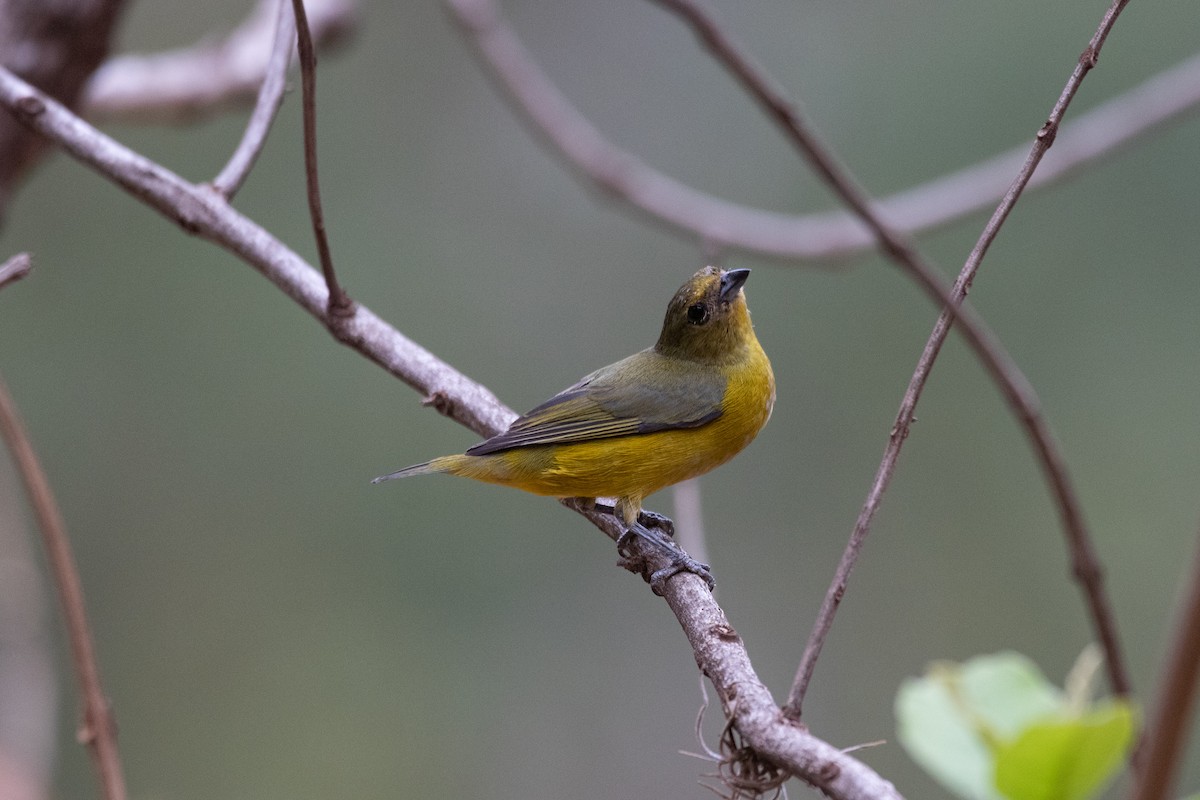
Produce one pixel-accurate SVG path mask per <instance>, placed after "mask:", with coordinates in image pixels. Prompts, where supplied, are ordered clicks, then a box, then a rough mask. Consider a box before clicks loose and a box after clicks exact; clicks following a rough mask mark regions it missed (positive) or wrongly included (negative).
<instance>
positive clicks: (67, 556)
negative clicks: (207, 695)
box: [0, 379, 125, 800]
mask: <svg viewBox="0 0 1200 800" xmlns="http://www.w3.org/2000/svg"><path fill="white" fill-rule="evenodd" d="M0 436H2V437H3V438H4V441H5V443H6V444H7V445H8V449H9V450H10V451H11V453H12V458H13V461H14V463H15V464H16V465H17V471H18V472H19V473H20V474H21V480H22V482H23V483H24V484H25V491H26V493H27V494H28V495H29V500H30V503H31V504H32V505H33V510H34V514H35V515H36V517H37V522H38V530H39V531H41V534H42V540H43V543H44V545H45V548H46V557H47V560H48V561H49V562H50V572H51V574H52V575H53V576H54V584H55V587H56V588H57V589H58V599H59V604H60V606H61V607H62V612H63V617H64V618H65V620H66V627H67V637H68V640H69V641H70V645H71V657H72V661H73V662H74V664H75V674H76V676H77V678H78V680H79V690H80V694H81V695H82V696H83V722H82V724H81V725H80V727H79V740H80V741H81V742H83V743H84V744H85V745H87V748H88V752H89V753H91V755H92V762H93V763H94V764H95V766H96V773H97V775H98V776H99V778H100V788H101V790H102V792H103V796H104V798H105V800H125V776H124V773H123V771H122V769H121V755H120V752H119V751H118V749H117V725H116V722H115V720H114V719H113V715H112V709H111V707H110V706H109V703H108V698H107V697H106V696H105V694H104V686H103V685H102V683H101V681H100V667H99V663H98V662H97V660H96V646H95V643H94V641H93V640H92V631H91V627H90V626H89V625H88V620H87V609H86V606H85V604H84V602H83V582H82V581H81V580H80V579H79V570H78V569H77V568H76V566H75V557H74V555H73V554H72V553H71V543H70V540H69V539H68V538H67V532H66V526H65V525H64V524H63V520H62V515H61V514H60V513H59V510H58V504H57V503H56V502H55V500H54V493H53V492H52V491H51V489H50V482H49V481H48V480H47V479H46V474H45V473H44V472H43V471H42V467H41V465H40V464H39V463H38V459H37V455H36V454H35V453H34V450H33V445H32V444H31V443H30V441H29V437H28V436H27V435H26V434H25V428H24V426H23V425H22V424H21V419H20V416H19V415H18V414H17V408H16V405H15V404H14V403H13V401H12V397H10V396H9V393H8V388H7V387H6V386H5V385H4V381H3V380H2V379H0Z"/></svg>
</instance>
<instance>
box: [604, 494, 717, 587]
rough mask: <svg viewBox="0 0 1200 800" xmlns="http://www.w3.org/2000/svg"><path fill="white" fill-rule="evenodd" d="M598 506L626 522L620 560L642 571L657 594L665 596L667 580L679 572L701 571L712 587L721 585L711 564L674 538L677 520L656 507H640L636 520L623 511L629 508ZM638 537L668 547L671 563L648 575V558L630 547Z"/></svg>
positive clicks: (652, 543)
mask: <svg viewBox="0 0 1200 800" xmlns="http://www.w3.org/2000/svg"><path fill="white" fill-rule="evenodd" d="M595 508H596V510H597V511H599V512H601V513H604V514H612V515H613V516H614V517H616V518H617V519H618V520H619V521H621V523H622V524H623V525H624V526H625V532H624V533H622V534H621V535H620V537H618V538H617V554H618V555H620V556H621V560H620V561H618V562H617V563H618V565H619V566H622V567H624V568H625V569H627V570H629V571H630V572H638V573H641V575H642V577H644V578H645V579H646V581H647V582H648V583H649V584H650V589H651V591H653V592H654V593H655V594H657V595H660V596H661V595H662V593H663V591H664V589H665V588H666V583H667V580H668V579H669V578H670V577H671V576H672V575H675V574H676V573H679V572H691V573H693V574H694V575H699V576H700V577H701V578H703V579H704V582H705V583H706V584H708V588H709V590H712V588H713V587H714V586H716V585H717V582H716V581H715V580H714V579H713V575H712V569H711V568H710V567H709V566H708V564H702V563H701V562H699V561H697V560H696V559H694V558H692V557H691V556H689V555H688V554H687V553H685V552H684V551H683V548H681V547H680V546H679V545H677V544H675V542H674V540H673V539H672V538H671V537H672V536H674V535H675V523H674V522H672V521H671V520H670V518H668V517H665V516H663V515H662V514H658V513H655V512H653V511H644V510H642V509H638V512H637V516H636V517H634V521H633V522H625V514H624V513H622V512H624V511H626V510H627V509H624V508H620V507H619V506H618V507H613V506H610V505H606V504H603V503H595ZM630 516H632V515H630ZM635 538H638V539H642V540H643V541H645V542H647V543H648V544H650V545H652V546H654V547H657V548H658V549H659V550H663V551H665V552H666V553H667V554H668V555H669V556H670V557H671V563H670V565H669V566H667V567H664V568H663V569H660V570H655V571H654V572H652V573H650V574H649V575H647V574H646V566H645V563H644V562H645V559H642V558H638V557H636V556H635V555H634V554H633V553H632V552H631V551H630V549H629V545H630V543H631V542H632V541H633V540H634V539H635Z"/></svg>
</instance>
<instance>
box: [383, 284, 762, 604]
mask: <svg viewBox="0 0 1200 800" xmlns="http://www.w3.org/2000/svg"><path fill="white" fill-rule="evenodd" d="M749 276H750V270H749V269H730V270H724V269H720V268H718V267H713V266H709V267H705V268H703V269H701V270H700V271H698V272H696V273H695V274H694V275H693V276H692V277H691V278H689V279H688V280H687V282H685V283H684V284H683V286H681V287H680V288H679V291H677V292H676V293H675V295H674V297H672V298H671V301H670V303H669V304H668V305H667V312H666V316H665V318H664V320H663V325H662V331H661V333H660V334H659V337H658V341H657V342H656V343H655V344H654V346H653V347H649V348H647V349H645V350H642V351H640V352H637V353H634V354H633V355H631V356H629V357H628V358H624V359H622V360H620V361H617V362H616V363H614V364H610V365H609V366H607V367H602V368H601V369H598V370H596V371H595V372H592V373H590V374H588V375H586V376H585V377H583V378H582V379H580V380H579V381H578V382H577V383H575V384H574V385H572V386H570V387H568V388H566V389H564V390H563V391H561V392H559V393H558V394H556V395H554V396H553V397H551V398H550V399H549V400H547V401H546V402H544V403H542V404H541V405H539V406H537V407H536V408H534V409H532V410H531V411H529V412H527V413H525V414H523V415H521V416H520V417H518V418H517V419H516V420H515V421H514V422H513V423H512V424H511V425H510V426H509V427H508V429H507V430H505V431H504V432H502V433H499V434H497V435H495V436H493V437H491V438H490V439H487V440H485V441H483V442H480V443H479V444H476V445H474V446H473V447H471V448H469V449H468V450H467V451H466V452H465V453H462V454H459V455H448V456H441V457H439V458H434V459H432V460H430V461H425V462H423V463H420V464H415V465H413V466H411V467H406V468H404V469H401V470H398V471H396V472H392V473H390V474H387V475H381V476H379V477H378V478H375V479H374V480H373V481H372V483H380V482H382V481H388V480H393V479H396V478H407V477H410V476H413V475H425V474H431V473H446V474H450V475H457V476H460V477H465V478H473V479H474V480H478V481H484V482H487V483H494V484H500V485H504V486H512V487H515V488H518V489H523V490H525V491H527V492H532V493H533V494H538V495H548V496H553V497H558V498H573V497H581V498H589V499H591V500H592V501H593V502H598V499H600V498H613V499H614V500H615V502H614V504H613V506H612V509H611V510H612V513H613V514H614V515H615V516H616V517H617V519H618V520H619V521H620V523H621V524H622V525H623V527H624V531H625V532H624V534H623V535H622V536H621V537H620V539H618V543H617V544H618V550H619V552H620V553H621V554H622V556H625V555H626V549H627V546H628V543H629V541H630V537H632V536H640V537H642V538H644V539H647V540H649V541H650V542H652V543H654V544H656V545H657V546H659V547H662V548H664V549H665V550H667V551H668V553H669V554H670V555H671V557H672V561H671V566H670V567H668V568H665V569H662V570H658V571H657V572H655V573H654V574H653V575H651V576H650V583H651V587H652V589H653V590H654V591H655V592H656V593H658V594H662V589H663V588H664V586H665V581H666V580H667V579H668V578H670V577H671V576H672V575H674V574H676V573H678V572H681V571H687V572H694V573H696V574H698V575H700V576H701V577H702V578H704V579H705V581H706V582H708V584H709V586H710V588H711V587H712V586H713V585H714V582H713V579H712V574H711V570H709V568H708V566H707V565H705V564H701V563H699V562H697V561H695V560H694V559H692V558H691V557H690V556H687V554H686V553H683V552H682V550H681V549H679V548H678V547H677V546H676V545H675V544H674V543H673V542H672V541H671V539H670V534H671V530H670V528H671V525H670V520H668V519H666V518H665V517H661V516H660V515H657V514H654V513H653V512H645V511H643V509H642V503H643V501H644V499H645V498H646V497H647V496H648V495H651V494H653V493H654V492H656V491H658V490H660V489H663V488H665V487H667V486H670V485H672V484H675V483H678V482H680V481H683V480H687V479H689V478H693V477H696V476H698V475H701V474H703V473H706V472H708V471H709V470H712V469H714V468H715V467H717V466H720V465H721V464H723V463H725V462H726V461H728V460H729V459H731V458H732V457H733V456H734V455H736V454H737V453H738V452H740V451H741V450H742V449H743V448H744V447H746V445H748V444H749V443H750V442H751V441H752V440H753V439H754V438H755V436H757V435H758V432H759V431H760V430H761V429H762V428H763V426H764V425H766V423H767V420H768V419H769V418H770V416H771V411H772V409H773V408H774V405H775V376H774V373H773V372H772V370H771V362H770V360H769V359H768V358H767V355H766V353H765V352H764V351H763V348H762V345H761V344H759V341H758V337H757V336H755V333H754V327H753V325H752V324H751V322H750V312H749V309H748V307H747V305H746V296H745V293H744V292H743V290H742V287H743V285H744V284H745V283H746V279H747V278H748V277H749ZM598 507H599V508H601V509H602V510H608V509H607V508H606V507H604V506H598ZM664 531H665V533H664Z"/></svg>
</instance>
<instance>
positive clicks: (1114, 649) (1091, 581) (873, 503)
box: [787, 0, 1131, 717]
mask: <svg viewBox="0 0 1200 800" xmlns="http://www.w3.org/2000/svg"><path fill="white" fill-rule="evenodd" d="M1127 2H1128V0H1116V2H1114V4H1113V5H1112V6H1111V7H1110V9H1109V10H1108V12H1107V13H1106V14H1105V16H1104V19H1103V20H1102V22H1101V24H1100V28H1099V29H1098V30H1097V32H1096V34H1095V35H1094V36H1093V37H1092V40H1091V42H1090V43H1089V45H1088V49H1087V50H1086V51H1085V54H1084V57H1082V58H1081V59H1080V62H1079V66H1077V67H1076V69H1075V70H1074V72H1072V74H1071V77H1070V79H1068V81H1067V85H1066V87H1065V88H1064V90H1063V92H1062V94H1061V95H1060V97H1059V100H1058V102H1057V103H1056V104H1055V107H1054V109H1053V111H1052V112H1051V115H1050V117H1049V120H1048V121H1047V123H1046V126H1044V127H1043V129H1042V130H1043V131H1045V130H1049V131H1051V132H1052V131H1055V130H1057V127H1058V125H1059V123H1060V121H1061V119H1062V116H1063V114H1064V113H1065V112H1066V109H1067V105H1068V104H1069V103H1070V99H1071V98H1072V97H1073V96H1074V94H1075V91H1076V90H1077V89H1078V87H1079V83H1080V82H1081V81H1082V80H1083V77H1084V75H1086V73H1087V71H1088V70H1090V69H1091V67H1092V66H1094V65H1095V59H1096V58H1097V57H1098V56H1099V52H1100V47H1101V45H1102V44H1103V41H1104V39H1105V38H1106V37H1107V35H1108V31H1109V30H1110V29H1111V26H1112V24H1113V23H1115V22H1116V17H1117V15H1118V14H1119V13H1120V10H1121V9H1122V8H1123V7H1124V5H1125V4H1126V3H1127ZM1052 143H1053V136H1052V135H1051V136H1045V135H1043V134H1042V132H1041V131H1039V134H1038V136H1037V137H1036V138H1035V141H1034V145H1033V148H1032V150H1031V151H1030V153H1029V156H1028V157H1027V158H1026V160H1025V164H1024V166H1023V167H1022V169H1021V171H1020V172H1019V173H1018V176H1017V178H1016V180H1015V181H1014V182H1013V183H1012V186H1011V187H1010V189H1009V191H1008V192H1007V193H1006V194H1005V197H1004V199H1003V201H1002V202H1001V204H1000V206H999V208H997V209H996V212H995V213H994V214H993V216H992V219H991V220H990V221H989V223H988V225H987V226H985V228H984V231H983V233H982V234H981V236H980V239H979V242H977V243H976V245H975V247H974V248H973V249H972V251H971V254H970V256H969V257H968V258H967V261H966V263H965V264H964V265H963V269H962V271H961V272H960V273H959V276H958V278H957V280H956V281H955V283H954V289H953V299H954V301H956V302H958V301H961V300H963V299H964V298H965V297H966V295H967V292H968V291H969V289H970V286H971V282H972V281H973V280H974V278H975V273H976V271H977V270H978V268H979V264H980V262H981V261H982V259H983V256H984V254H985V253H986V251H987V247H988V245H990V243H991V242H992V240H993V239H994V238H995V236H996V234H997V233H998V232H999V229H1000V226H1001V225H1002V224H1003V221H1004V219H1005V218H1007V216H1008V213H1009V211H1011V209H1012V207H1013V205H1014V204H1015V203H1016V201H1017V199H1018V198H1019V197H1020V194H1021V191H1022V189H1023V188H1024V187H1025V186H1026V185H1028V183H1029V180H1030V178H1031V176H1032V175H1033V172H1034V170H1035V169H1036V168H1037V165H1038V162H1039V161H1040V160H1041V158H1042V156H1043V155H1044V154H1045V152H1046V150H1047V149H1048V148H1049V147H1050V145H1051V144H1052ZM958 314H959V319H962V316H961V310H960V311H959V312H958ZM954 319H955V313H954V312H953V311H952V310H951V309H950V308H949V307H948V308H947V309H946V310H944V311H943V312H942V314H941V315H940V316H939V317H938V320H937V322H936V323H935V324H934V329H933V332H932V333H931V334H930V336H929V340H928V342H927V343H926V345H925V349H924V351H923V352H922V354H921V358H920V360H919V361H918V362H917V367H916V370H915V371H914V372H913V376H912V378H911V379H910V381H909V385H908V389H907V390H906V391H905V394H904V398H903V400H902V401H901V403H900V411H899V412H898V413H897V415H896V422H895V424H894V425H893V426H892V430H891V433H890V435H889V438H888V444H887V447H886V448H885V449H884V455H883V460H882V461H881V462H880V465H879V469H878V471H877V472H876V474H875V480H874V482H873V483H872V485H871V488H870V490H869V492H868V493H867V499H866V501H865V502H864V504H863V508H862V510H861V511H860V512H859V516H858V519H857V520H856V521H855V524H854V531H853V532H852V533H851V535H850V540H849V542H848V543H847V545H846V550H845V552H844V553H843V555H842V559H841V561H840V562H839V564H838V568H837V571H836V573H835V575H834V580H833V582H832V583H831V584H830V586H829V589H828V591H827V592H826V595H825V599H824V601H823V602H822V605H821V610H820V612H819V613H818V616H817V620H816V622H815V623H814V626H813V630H812V633H811V634H810V635H809V639H808V642H807V644H806V645H805V648H804V653H803V655H802V656H801V659H800V665H799V667H798V669H797V670H796V678H795V681H794V683H793V684H792V691H791V693H790V695H789V699H788V706H787V708H788V710H789V712H790V713H793V714H795V715H796V716H797V717H799V715H800V711H801V704H802V703H803V700H804V694H805V692H806V691H807V688H808V683H809V681H810V680H811V679H812V673H813V670H814V669H815V667H816V661H817V658H818V657H819V656H820V652H821V647H822V645H823V643H824V640H825V636H826V635H827V634H828V632H829V628H830V627H831V626H832V624H833V616H834V614H836V613H837V607H838V604H839V603H840V602H841V598H842V596H843V595H844V594H845V591H846V583H847V580H848V579H849V575H850V572H851V570H852V569H853V567H854V563H855V562H856V560H857V558H858V554H859V552H860V551H861V549H862V546H863V543H864V542H865V540H866V536H867V533H868V530H869V528H870V525H871V521H872V520H873V519H874V517H875V513H876V511H878V509H879V506H880V504H881V503H882V502H883V494H884V492H885V491H886V489H887V486H888V484H889V483H890V482H891V477H892V473H893V472H894V470H895V467H896V461H897V459H899V457H900V449H901V448H902V447H903V446H904V440H905V439H906V438H907V436H908V432H909V427H910V426H911V424H912V421H913V419H914V414H915V410H916V404H917V400H918V399H919V397H920V393H921V390H922V388H923V387H924V384H925V381H926V379H927V378H928V377H929V372H930V371H931V370H932V368H933V362H934V360H935V359H936V358H937V354H938V352H940V350H941V347H942V344H943V343H944V342H945V341H946V337H947V335H948V334H949V331H950V326H951V324H952V323H953V322H954ZM1022 413H1023V415H1024V416H1023V418H1022V422H1024V423H1025V424H1026V425H1027V426H1028V428H1029V430H1030V431H1031V433H1032V434H1033V437H1032V438H1033V443H1034V447H1035V448H1036V450H1037V453H1038V457H1039V459H1040V461H1041V464H1042V468H1043V471H1044V472H1045V474H1046V479H1047V481H1049V483H1050V486H1051V489H1052V490H1053V493H1054V495H1055V498H1056V501H1057V502H1056V505H1057V506H1058V509H1059V513H1060V516H1061V517H1062V522H1063V529H1064V532H1065V534H1066V537H1067V543H1068V549H1069V550H1070V553H1071V556H1072V559H1073V560H1074V563H1075V570H1074V573H1075V577H1076V579H1077V580H1078V581H1079V582H1080V585H1081V588H1082V590H1083V592H1084V597H1085V599H1086V600H1087V603H1088V610H1089V615H1090V618H1091V620H1092V624H1093V627H1094V628H1095V629H1096V631H1097V635H1098V637H1099V638H1100V643H1101V647H1102V648H1103V650H1104V654H1105V665H1106V668H1107V670H1108V675H1109V682H1110V684H1111V685H1112V688H1113V691H1114V692H1115V693H1116V694H1118V695H1127V694H1129V692H1130V690H1131V689H1130V684H1129V678H1128V674H1127V671H1126V669H1125V662H1124V655H1123V653H1122V651H1121V647H1120V644H1119V642H1118V638H1117V632H1116V620H1115V619H1114V617H1113V614H1112V610H1111V606H1110V604H1109V602H1108V598H1107V596H1106V594H1105V592H1104V587H1103V578H1102V575H1101V572H1100V567H1099V562H1098V560H1097V558H1096V556H1095V554H1094V551H1093V548H1092V545H1091V540H1090V537H1089V535H1088V533H1087V528H1086V527H1085V525H1084V522H1083V512H1082V509H1081V508H1080V506H1079V501H1078V497H1077V496H1076V494H1075V491H1074V488H1073V487H1072V486H1071V484H1070V481H1069V479H1068V477H1067V472H1066V465H1065V462H1064V461H1063V458H1062V455H1061V452H1060V450H1059V448H1058V446H1057V444H1056V442H1055V441H1054V439H1053V438H1052V436H1051V434H1050V432H1049V429H1048V428H1047V427H1046V424H1045V421H1044V420H1043V419H1042V418H1041V416H1040V415H1038V416H1036V417H1034V416H1030V415H1029V414H1028V413H1026V412H1022ZM1039 431H1041V433H1040V434H1039V433H1038V432H1039Z"/></svg>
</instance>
